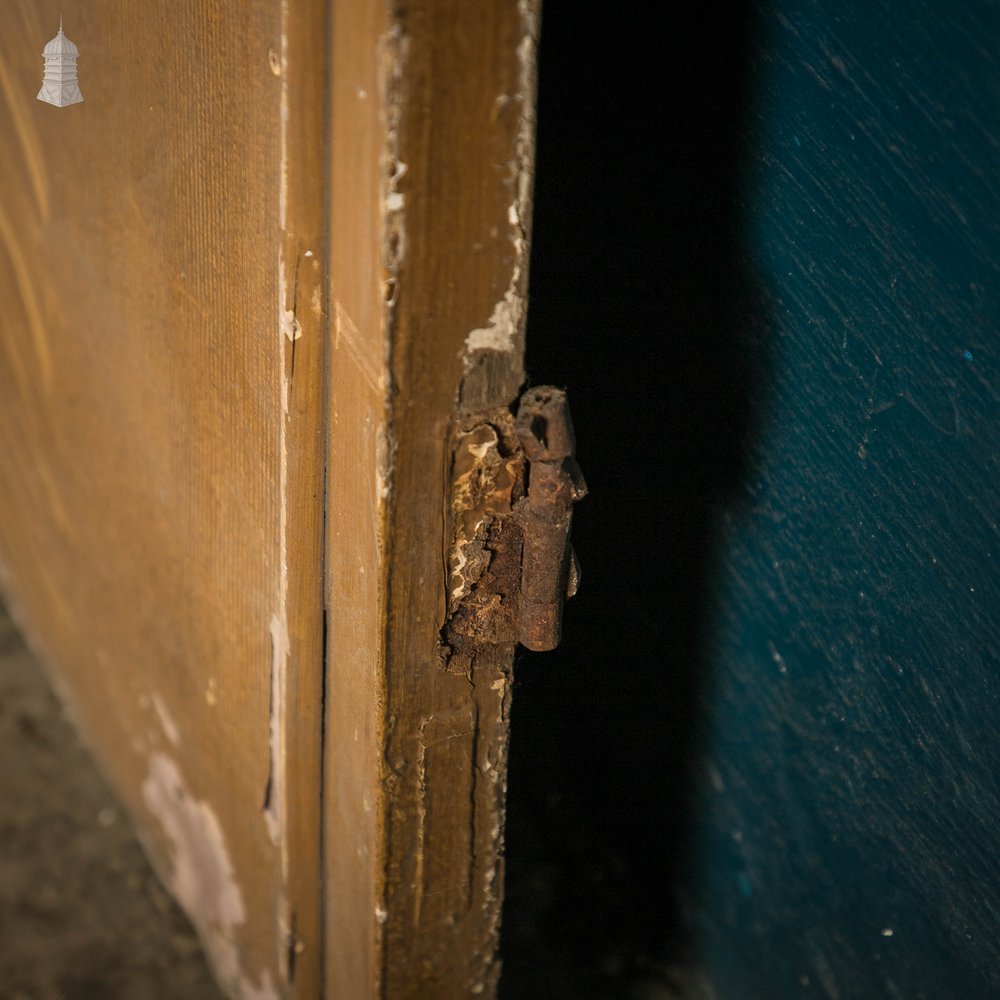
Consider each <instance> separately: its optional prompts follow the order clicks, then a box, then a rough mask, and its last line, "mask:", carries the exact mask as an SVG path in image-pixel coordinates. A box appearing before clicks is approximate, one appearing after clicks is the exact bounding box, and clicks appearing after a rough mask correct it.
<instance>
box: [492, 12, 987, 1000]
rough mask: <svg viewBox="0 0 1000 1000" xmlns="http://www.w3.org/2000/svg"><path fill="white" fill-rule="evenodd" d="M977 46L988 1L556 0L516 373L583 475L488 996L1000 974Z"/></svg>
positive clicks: (529, 704) (733, 994)
mask: <svg viewBox="0 0 1000 1000" xmlns="http://www.w3.org/2000/svg"><path fill="white" fill-rule="evenodd" d="M594 6H595V7H596V6H597V5H594ZM998 51H1000V6H998V5H997V4H996V3H991V2H986V0H974V2H971V3H967V4H954V3H944V2H924V3H912V4H899V3H894V2H890V0H873V2H868V3H860V2H856V0H850V2H846V3H840V4H828V3H821V2H819V0H774V2H772V3H755V4H751V3H746V4H739V3H736V4H731V5H726V6H724V7H722V8H719V9H716V10H713V11H711V12H709V11H706V10H705V9H704V8H701V7H699V9H698V10H697V11H680V12H674V13H673V14H672V15H671V16H670V17H666V18H664V17H653V16H652V10H651V7H650V6H648V5H645V6H644V5H633V6H632V7H630V8H624V7H623V8H621V9H616V10H615V12H614V15H613V16H612V15H611V14H610V13H609V12H608V11H607V10H606V9H601V10H597V11H595V12H594V13H588V12H586V11H584V10H582V9H581V8H580V5H578V4H570V3H568V2H566V0H548V6H547V8H546V15H545V20H544V23H543V42H542V77H541V99H540V107H539V160H538V163H539V173H538V201H537V216H536V231H535V244H534V249H533V254H534V256H533V265H532V266H533V286H532V300H531V319H530V320H529V369H530V371H531V373H532V375H533V377H534V378H535V379H536V380H537V381H539V382H542V381H554V382H557V383H559V382H561V383H562V384H565V385H567V387H568V389H569V391H570V397H571V402H572V403H573V406H574V410H575V414H576V423H577V428H578V438H579V458H580V461H581V464H582V465H583V468H584V471H585V472H586V474H587V478H588V482H589V484H590V486H591V490H592V494H591V497H590V498H588V499H587V500H586V501H585V502H584V503H583V504H581V505H579V507H578V509H577V515H576V517H577V521H576V539H577V548H578V551H579V553H580V556H581V559H582V561H583V565H584V581H583V583H584V585H583V588H582V590H581V593H580V595H579V597H578V598H577V599H576V600H575V601H574V603H573V604H572V605H571V606H570V608H569V610H568V612H567V620H566V637H565V641H564V645H563V647H562V648H561V649H560V650H559V651H558V652H557V653H555V654H552V655H550V656H527V655H525V656H524V657H523V658H522V659H521V661H520V662H519V663H518V666H517V676H518V679H519V684H518V689H517V692H516V701H515V709H514V731H513V732H514V735H513V743H512V771H511V784H510V790H511V822H510V835H509V847H510V856H509V873H510V878H509V901H508V905H507V908H506V911H505V936H504V951H505V956H506V959H507V970H508V971H507V974H506V976H505V982H504V987H503V995H504V996H506V997H508V998H511V1000H513V998H515V997H517V998H529V997H535V996H538V997H551V998H557V997H573V998H585V997H595V998H596V997H602V998H603V997H608V998H611V997H629V996H634V997H650V998H651V997H666V996H670V995H674V992H680V993H683V992H684V991H685V990H686V991H687V993H688V994H689V995H693V992H694V991H695V990H696V989H702V990H703V991H705V992H703V995H705V996H711V995H714V996H715V997H717V998H719V1000H782V998H785V997H803V998H806V997H822V998H834V1000H848V998H850V1000H866V998H881V997H889V998H897V997H898V998H907V1000H915V998H927V1000H953V998H954V1000H959V998H960V1000H975V998H988V997H995V996H1000V866H998V861H997V858H998V848H1000V835H998V834H997V830H998V828H1000V767H998V761H1000V737H998V729H1000V726H998V723H1000V669H998V659H1000V625H998V621H1000V573H998V565H997V561H998V558H1000V534H998V528H997V524H998V520H1000V502H998V501H1000V489H998V483H1000V381H998V373H1000V331H998V321H1000V266H998V261H1000V70H998V64H997V53H998ZM643 991H645V992H643ZM672 991H674V992H672Z"/></svg>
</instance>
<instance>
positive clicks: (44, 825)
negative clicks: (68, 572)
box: [0, 607, 221, 1000]
mask: <svg viewBox="0 0 1000 1000" xmlns="http://www.w3.org/2000/svg"><path fill="white" fill-rule="evenodd" d="M0 764H2V766H0V1000H220V998H221V994H220V993H219V991H218V989H217V987H216V986H215V984H214V982H213V981H212V978H211V976H210V974H209V972H208V969H207V967H206V965H205V961H204V959H203V957H202V954H201V950H200V948H199V945H198V940H197V938H196V937H195V934H194V932H193V931H192V929H191V927H190V925H189V924H188V922H187V920H186V919H185V917H184V916H183V914H182V913H181V912H180V911H179V910H178V908H177V907H176V905H175V904H174V903H173V901H172V900H171V899H170V897H169V896H168V895H167V893H166V892H164V890H163V888H162V887H161V886H160V884H159V882H158V881H157V880H156V877H155V876H154V875H153V872H152V870H151V869H150V867H149V865H148V864H147V862H146V859H145V856H144V855H143V853H142V851H141V849H140V847H139V844H138V842H137V841H136V839H135V837H134V836H133V834H132V832H131V830H130V828H129V826H128V824H127V822H126V820H125V817H124V815H123V814H122V812H121V809H120V808H119V806H118V804H117V803H116V801H115V799H114V797H113V796H112V794H111V791H110V790H109V788H108V787H107V785H106V784H105V782H104V780H103V778H102V777H101V775H100V774H99V773H98V772H97V769H96V768H95V766H94V764H93V762H92V761H91V759H90V757H89V755H88V753H87V751H86V749H85V748H84V747H83V746H82V745H81V743H80V741H79V739H78V738H77V736H76V733H75V732H74V730H73V727H72V726H71V724H70V723H69V721H68V720H67V718H66V717H65V715H64V713H63V711H62V708H61V706H60V704H59V702H58V701H57V700H56V698H55V696H54V695H53V694H52V692H51V691H50V690H49V687H48V684H47V683H46V680H45V677H44V676H43V674H42V671H41V668H40V667H39V665H38V664H37V663H36V662H35V661H34V660H33V658H32V657H31V655H30V653H29V652H28V650H27V649H26V648H25V647H24V644H23V643H22V641H21V638H20V636H19V635H18V633H17V632H16V631H15V629H14V626H13V625H12V624H11V621H10V619H9V617H8V616H7V614H6V612H5V611H4V610H3V609H2V607H0Z"/></svg>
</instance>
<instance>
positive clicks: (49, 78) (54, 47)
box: [38, 17, 83, 108]
mask: <svg viewBox="0 0 1000 1000" xmlns="http://www.w3.org/2000/svg"><path fill="white" fill-rule="evenodd" d="M42 55H43V56H45V78H44V79H43V80H42V89H41V90H40V91H38V99H39V100H40V101H45V102H46V103H47V104H54V105H55V106H56V107H57V108H64V107H66V105H67V104H79V103H80V102H81V101H82V100H83V94H81V93H80V84H79V82H78V81H77V78H76V60H77V59H78V58H79V56H80V50H79V49H78V48H77V47H76V46H75V45H74V44H73V43H72V42H71V41H70V40H69V39H68V38H67V37H66V36H65V35H64V34H63V27H62V18H61V17H60V18H59V34H58V35H56V37H55V38H53V39H52V41H51V42H49V43H48V45H46V46H45V49H44V50H43V52H42Z"/></svg>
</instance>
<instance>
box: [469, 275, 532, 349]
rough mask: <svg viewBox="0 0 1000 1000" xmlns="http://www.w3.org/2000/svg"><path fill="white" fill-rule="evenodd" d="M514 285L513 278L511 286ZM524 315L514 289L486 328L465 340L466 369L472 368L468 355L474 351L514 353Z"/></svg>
mask: <svg viewBox="0 0 1000 1000" xmlns="http://www.w3.org/2000/svg"><path fill="white" fill-rule="evenodd" d="M518 270H519V267H518V265H515V267H514V272H515V274H516V273H517V272H518ZM513 284H514V280H513V278H512V279H511V285H513ZM523 315H524V302H523V301H522V300H521V297H520V296H519V295H517V294H516V293H515V292H514V291H513V290H512V289H508V290H507V291H506V292H505V293H504V297H503V298H502V299H500V301H499V302H497V304H496V305H495V306H494V307H493V314H492V315H491V316H490V318H489V319H488V320H487V321H486V326H482V327H479V328H478V329H476V330H473V331H472V332H471V333H470V334H469V335H468V336H467V337H466V338H465V350H466V358H465V361H466V367H467V368H468V367H471V364H472V362H471V359H470V358H469V357H468V355H469V354H471V353H472V352H473V351H513V350H514V335H515V334H516V333H517V329H518V324H519V323H520V321H521V317H522V316H523Z"/></svg>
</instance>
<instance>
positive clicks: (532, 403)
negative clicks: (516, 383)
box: [514, 386, 587, 651]
mask: <svg viewBox="0 0 1000 1000" xmlns="http://www.w3.org/2000/svg"><path fill="white" fill-rule="evenodd" d="M514 430H515V433H516V435H517V439H518V441H519V442H520V444H521V447H522V449H523V450H524V454H525V457H526V458H527V460H528V462H529V466H528V495H527V498H526V500H525V501H524V502H523V505H522V512H523V513H522V518H523V531H524V546H523V550H522V556H521V601H520V608H519V614H518V641H519V642H520V643H521V645H523V646H525V647H526V648H528V649H532V650H537V651H544V650H549V649H554V648H555V647H556V646H558V645H559V639H560V636H561V633H562V612H563V603H564V602H565V600H566V598H567V596H572V595H573V594H574V593H575V592H576V587H577V583H578V581H579V567H578V565H577V563H576V557H575V555H574V554H573V551H572V549H571V547H570V544H569V539H570V527H571V524H572V519H573V503H574V502H575V501H576V500H578V499H581V498H582V497H584V496H586V493H587V487H586V484H585V483H584V481H583V476H582V474H581V473H580V469H579V466H578V465H577V464H576V460H575V458H574V457H573V452H574V450H575V447H576V441H575V437H574V434H573V422H572V420H571V419H570V414H569V405H568V403H567V401H566V393H565V392H563V391H562V390H561V389H556V388H554V387H553V386H538V387H536V388H534V389H530V390H528V391H527V392H526V393H524V395H523V396H522V397H521V401H520V406H519V407H518V411H517V418H516V420H515V423H514Z"/></svg>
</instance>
